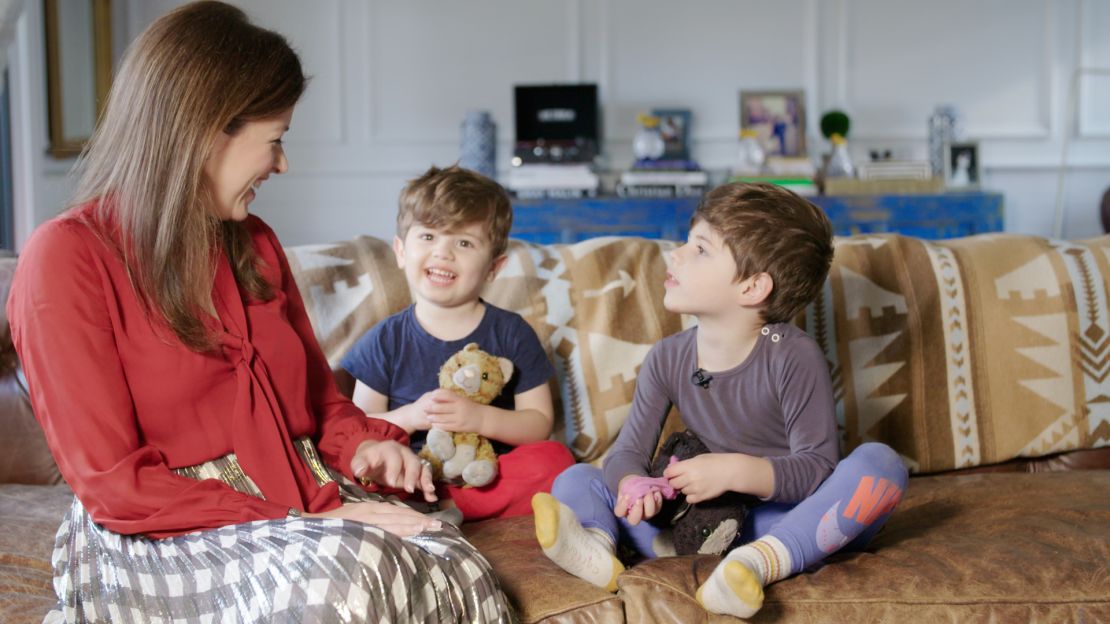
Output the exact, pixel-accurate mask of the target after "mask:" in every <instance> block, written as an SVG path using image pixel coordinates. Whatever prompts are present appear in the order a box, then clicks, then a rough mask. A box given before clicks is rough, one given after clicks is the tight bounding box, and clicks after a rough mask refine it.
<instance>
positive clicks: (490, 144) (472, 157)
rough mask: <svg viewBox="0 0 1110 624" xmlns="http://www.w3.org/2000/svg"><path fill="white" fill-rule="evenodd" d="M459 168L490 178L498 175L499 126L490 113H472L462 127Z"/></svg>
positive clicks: (469, 113)
mask: <svg viewBox="0 0 1110 624" xmlns="http://www.w3.org/2000/svg"><path fill="white" fill-rule="evenodd" d="M460 130H461V132H460V135H461V141H460V145H459V149H460V156H459V166H460V167H463V168H464V169H470V170H472V171H477V172H478V173H480V174H482V175H484V176H486V177H488V178H495V177H496V175H497V126H496V125H495V124H494V123H493V118H492V117H491V116H490V114H489V111H470V112H468V113H467V114H466V117H464V118H463V121H462V125H461V126H460Z"/></svg>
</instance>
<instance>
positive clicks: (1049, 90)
mask: <svg viewBox="0 0 1110 624" xmlns="http://www.w3.org/2000/svg"><path fill="white" fill-rule="evenodd" d="M838 8H839V9H840V13H841V14H840V16H839V18H840V19H837V20H836V23H837V26H838V28H839V32H837V33H836V37H837V38H838V39H839V49H841V50H843V52H842V53H839V54H837V60H838V63H839V67H838V68H837V72H836V73H837V81H838V82H837V86H836V92H837V93H838V94H839V95H840V97H839V98H838V99H839V100H840V101H841V102H842V103H843V104H844V105H845V106H846V107H848V108H853V106H852V104H853V102H854V101H855V100H856V96H855V94H854V92H855V90H854V85H855V80H854V79H853V75H852V71H851V63H850V61H851V59H852V42H854V41H857V36H856V33H855V32H854V30H853V29H854V28H855V27H857V26H858V25H859V24H860V23H861V19H860V18H858V17H855V16H856V14H857V13H858V12H859V7H858V2H855V1H853V0H840V3H839V4H838ZM1063 8H1064V7H1063V6H1062V3H1053V2H1052V1H1051V0H1043V1H1042V10H1043V12H1044V20H1043V29H1042V37H1043V41H1042V45H1041V46H1040V47H1041V56H1040V66H1039V67H1038V70H1037V76H1038V79H1039V85H1038V88H1037V93H1038V94H1039V97H1038V98H1037V102H1036V105H1037V110H1036V117H1037V121H1036V122H1035V123H1025V124H1001V125H993V126H992V125H990V124H983V123H979V124H978V125H976V126H972V127H969V128H968V129H967V130H968V134H969V135H971V136H974V137H976V138H978V139H980V140H991V139H1034V140H1035V139H1047V138H1050V137H1051V136H1052V134H1053V127H1052V126H1053V124H1052V120H1053V119H1054V112H1055V111H1054V109H1053V100H1052V94H1053V72H1052V68H1053V60H1054V58H1055V56H1056V54H1055V50H1056V47H1057V46H1056V45H1055V44H1056V34H1055V33H1056V29H1057V24H1058V23H1059V21H1060V18H1059V15H1058V14H1059V12H1060V11H1062V10H1063ZM924 124H925V122H924V120H922V122H921V124H920V126H916V125H915V126H911V125H906V124H903V125H898V126H896V127H890V128H887V129H878V130H876V129H870V131H869V132H867V133H866V134H861V135H857V136H856V138H863V139H866V140H869V141H873V140H884V139H885V140H890V139H913V138H921V137H922V133H923V131H924V127H925V125H924Z"/></svg>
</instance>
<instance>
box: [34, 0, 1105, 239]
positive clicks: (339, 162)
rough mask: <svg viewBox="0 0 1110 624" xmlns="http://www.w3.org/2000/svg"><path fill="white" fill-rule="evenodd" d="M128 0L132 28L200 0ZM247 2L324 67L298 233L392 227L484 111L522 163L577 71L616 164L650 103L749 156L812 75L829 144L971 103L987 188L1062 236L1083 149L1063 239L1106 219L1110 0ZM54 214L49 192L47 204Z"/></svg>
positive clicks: (502, 153) (298, 182) (296, 166)
mask: <svg viewBox="0 0 1110 624" xmlns="http://www.w3.org/2000/svg"><path fill="white" fill-rule="evenodd" d="M31 1H32V0H28V2H31ZM117 2H121V3H122V4H123V5H124V6H125V8H124V9H123V10H124V11H125V13H126V18H125V19H124V20H123V21H124V22H125V27H124V30H126V31H128V32H126V33H124V36H125V37H128V38H130V37H133V36H134V35H135V34H137V33H138V32H139V31H140V30H141V29H142V28H143V27H145V26H146V25H147V24H149V23H150V22H151V21H152V20H153V19H155V18H156V17H157V16H159V15H161V14H162V13H163V12H165V11H167V10H169V9H170V8H172V7H174V6H177V5H178V4H181V2H179V1H177V0H117ZM238 4H240V5H241V6H243V7H244V8H245V9H246V10H247V11H248V13H250V14H251V15H252V17H253V18H254V19H255V20H256V21H257V22H258V23H260V24H262V25H264V26H267V27H271V28H274V29H277V30H279V31H281V32H283V33H285V34H286V35H287V36H288V37H289V39H290V40H291V41H292V43H293V44H294V46H295V47H296V48H297V49H298V50H299V52H300V54H301V57H302V60H303V62H304V65H305V67H306V69H307V71H308V72H309V73H310V74H311V75H312V77H313V78H312V82H311V85H310V88H309V91H308V93H307V94H306V96H305V98H304V100H303V101H302V103H301V105H300V106H299V107H298V109H297V113H296V116H295V117H294V122H293V130H292V131H291V132H290V134H289V137H288V141H287V146H288V147H287V150H288V154H289V157H290V160H291V171H290V173H288V174H286V175H284V176H280V177H276V178H273V179H271V180H270V181H269V182H267V183H266V184H265V185H264V186H263V188H262V190H261V192H260V193H259V197H258V200H257V201H256V203H255V206H254V208H255V210H256V212H258V213H259V214H261V215H262V216H263V218H265V219H267V220H268V221H269V222H270V223H271V224H272V225H273V226H274V227H275V229H276V230H277V232H278V234H279V235H280V236H281V238H282V239H283V241H284V242H285V243H287V244H298V243H308V242H323V241H328V240H335V239H343V238H347V237H350V236H351V235H353V234H355V233H367V234H371V235H376V236H381V237H388V236H390V235H392V231H393V215H394V209H395V204H396V198H397V194H398V192H399V191H400V188H401V186H402V184H403V183H404V181H405V180H406V179H408V178H410V177H413V176H415V175H417V174H418V173H420V172H421V171H422V170H423V169H424V168H425V167H427V166H428V165H430V164H433V163H434V164H438V165H446V164H450V163H451V162H453V161H454V160H455V159H456V158H457V157H458V127H459V122H460V121H461V119H462V117H463V114H464V113H465V112H466V111H467V110H469V109H487V110H490V111H492V113H493V116H494V119H495V121H496V122H497V124H498V137H499V146H498V161H499V169H500V170H501V171H504V170H505V169H506V168H507V166H508V164H507V163H508V156H509V152H510V147H511V142H512V132H513V117H512V114H513V108H512V88H513V85H514V84H517V83H544V82H573V81H588V82H597V83H598V84H599V85H600V92H601V98H602V106H603V133H604V136H605V137H606V143H605V154H606V159H607V165H608V166H610V167H613V168H622V167H626V166H627V165H628V164H629V162H630V161H631V154H630V147H629V145H630V142H631V136H632V133H633V131H634V118H635V114H636V113H637V112H640V111H644V110H648V109H650V108H655V107H659V108H664V107H668V108H669V107H682V108H689V109H691V110H692V111H693V113H694V126H693V129H692V137H693V150H694V156H695V157H696V158H697V159H698V160H700V161H701V162H702V164H703V165H704V166H706V167H709V168H713V169H725V168H727V167H729V166H730V164H731V160H732V158H733V154H734V152H735V148H736V139H735V136H736V132H737V129H738V121H737V118H738V93H739V91H741V90H745V89H748V90H759V89H795V88H801V89H804V90H805V92H806V99H807V114H808V121H809V123H808V127H809V136H808V139H807V144H808V145H809V146H810V149H811V151H813V152H817V151H822V150H825V149H827V146H826V145H825V144H824V141H823V139H821V137H820V134H819V133H818V132H817V130H816V128H817V121H818V119H819V118H820V115H821V113H822V112H823V111H824V110H827V109H829V108H833V107H837V108H842V109H844V110H846V111H847V112H848V113H849V114H850V115H851V116H852V120H853V130H852V133H851V145H852V148H853V150H854V151H855V152H856V153H857V154H858V155H861V156H862V154H863V153H866V151H867V149H869V148H872V147H878V148H890V149H893V150H894V151H895V153H896V154H898V155H901V156H906V157H917V158H921V157H924V155H925V128H926V118H927V117H928V115H929V113H930V111H931V110H932V108H933V106H934V105H935V104H938V103H954V104H956V105H957V106H959V108H960V109H961V110H962V112H963V113H964V116H965V120H966V128H967V131H968V135H969V137H968V138H970V139H976V140H979V141H980V145H981V152H982V161H983V162H982V166H983V168H984V172H983V174H984V176H983V178H984V182H985V184H984V186H986V187H987V188H990V189H992V190H998V191H1001V192H1003V193H1005V196H1006V229H1007V230H1009V231H1014V232H1027V233H1035V234H1043V235H1049V234H1050V233H1051V231H1052V225H1053V210H1054V202H1055V199H1056V195H1057V182H1058V179H1059V178H1058V175H1057V174H1058V172H1059V171H1060V169H1059V167H1060V163H1061V160H1062V156H1064V157H1066V162H1067V165H1066V169H1065V176H1064V183H1065V184H1064V188H1063V196H1064V198H1065V202H1066V206H1067V219H1066V222H1065V227H1064V235H1065V236H1066V237H1069V238H1074V237H1086V236H1093V235H1095V234H1097V233H1099V232H1100V231H1101V227H1100V226H1099V222H1098V215H1097V204H1098V201H1099V198H1100V196H1101V194H1102V192H1103V190H1104V189H1105V188H1107V187H1108V186H1110V73H1097V72H1092V73H1077V71H1076V69H1077V67H1079V66H1084V67H1095V68H1097V67H1102V68H1108V67H1110V0H779V1H771V0H689V1H688V2H684V3H675V2H673V1H669V0H561V1H555V0H552V1H548V2H542V3H541V2H519V1H518V0H468V1H466V2H441V1H438V0H408V1H406V2H396V1H392V2H391V1H388V0H372V1H371V0H317V1H315V2H312V3H311V4H310V3H305V2H301V1H298V0H242V1H240V2H238ZM1073 83H1074V92H1073V95H1069V89H1071V88H1072V85H1073ZM1065 136H1067V137H1068V138H1069V142H1068V145H1067V151H1066V154H1064V153H1063V148H1064V144H1063V141H1062V140H1063V138H1064V137H1065ZM36 157H39V156H38V155H36ZM57 168H58V166H57V165H54V169H52V171H56V170H57ZM65 184H66V182H65V181H64V179H62V178H60V177H59V176H54V177H53V178H52V179H51V180H49V181H48V182H46V183H45V186H47V187H50V189H49V190H46V191H44V192H43V193H41V194H40V195H41V196H42V197H44V198H50V199H51V200H54V199H55V198H57V197H59V196H64V192H59V191H58V189H57V185H63V186H62V188H63V189H64V185H65ZM56 209H57V206H56V205H50V206H39V207H38V209H37V210H36V211H35V219H36V220H37V221H41V220H43V219H45V218H47V217H49V216H50V215H51V214H53V213H54V212H55V211H56Z"/></svg>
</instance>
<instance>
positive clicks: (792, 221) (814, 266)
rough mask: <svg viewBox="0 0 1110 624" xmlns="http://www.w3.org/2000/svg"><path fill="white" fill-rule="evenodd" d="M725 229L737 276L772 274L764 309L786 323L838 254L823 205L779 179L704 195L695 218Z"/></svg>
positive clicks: (775, 320)
mask: <svg viewBox="0 0 1110 624" xmlns="http://www.w3.org/2000/svg"><path fill="white" fill-rule="evenodd" d="M699 221H704V222H705V223H706V224H707V225H709V226H710V227H712V228H713V229H714V230H716V231H717V233H718V234H720V236H721V238H722V239H723V240H724V243H725V245H727V246H728V248H729V250H730V251H731V252H732V257H733V258H734V259H735V260H736V279H737V281H739V280H743V279H747V278H748V277H751V276H752V275H756V274H757V273H767V274H768V275H770V276H771V279H772V280H773V281H774V287H773V288H772V290H771V294H770V295H769V296H768V297H767V300H766V301H765V303H764V307H763V309H762V310H761V315H762V317H763V321H764V322H766V323H783V322H788V321H790V320H791V319H793V318H794V316H796V315H797V314H798V312H800V311H801V310H802V309H803V308H805V306H806V305H808V304H809V303H810V302H811V301H813V299H814V298H816V296H817V293H818V292H819V291H820V290H821V287H822V286H823V285H824V283H825V278H826V277H827V276H828V274H829V267H830V266H831V265H832V259H833V242H832V224H831V223H829V219H828V217H827V216H825V213H824V211H822V210H821V209H820V208H818V207H817V206H815V205H813V204H812V203H810V202H808V201H806V200H805V199H803V198H801V197H799V196H798V195H796V194H794V193H793V192H791V191H789V190H787V189H785V188H783V187H781V186H777V185H774V184H763V183H758V184H750V183H733V184H725V185H722V186H719V187H717V188H715V189H713V190H712V191H710V192H709V193H708V194H706V196H705V198H704V199H702V201H701V203H700V204H699V205H698V208H697V210H696V211H694V216H693V218H692V219H691V221H690V225H691V226H693V225H694V224H696V223H697V222H699Z"/></svg>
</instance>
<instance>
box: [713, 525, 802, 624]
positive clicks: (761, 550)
mask: <svg viewBox="0 0 1110 624" xmlns="http://www.w3.org/2000/svg"><path fill="white" fill-rule="evenodd" d="M787 576H790V551H788V550H787V549H786V546H785V545H784V544H783V543H782V542H781V541H779V540H778V539H777V538H775V537H771V536H769V535H768V536H764V537H761V538H759V539H758V540H756V541H754V542H751V543H750V544H747V545H744V546H741V547H739V548H737V549H735V550H733V551H732V552H730V553H729V554H728V555H727V556H726V557H725V558H724V560H723V561H721V563H719V564H717V567H716V568H714V570H713V574H712V575H710V577H709V579H708V580H707V581H705V583H704V584H703V585H702V586H701V587H699V588H698V593H697V598H698V602H700V603H701V606H703V607H705V609H706V611H710V612H712V613H722V614H727V615H734V616H736V617H740V618H749V617H751V616H753V615H755V614H756V613H757V612H758V611H759V609H760V607H762V606H763V587H764V586H765V585H767V584H769V583H774V582H775V581H777V580H780V579H784V578H786V577H787Z"/></svg>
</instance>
